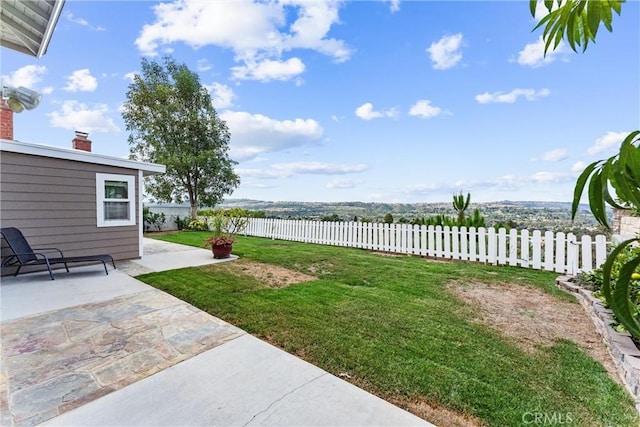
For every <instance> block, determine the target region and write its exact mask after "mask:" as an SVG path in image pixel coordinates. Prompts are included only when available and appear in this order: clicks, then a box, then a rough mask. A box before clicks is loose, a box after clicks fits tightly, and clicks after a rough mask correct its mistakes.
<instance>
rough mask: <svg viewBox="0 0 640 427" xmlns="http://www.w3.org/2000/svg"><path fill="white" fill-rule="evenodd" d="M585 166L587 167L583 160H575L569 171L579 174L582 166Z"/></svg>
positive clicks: (582, 168)
mask: <svg viewBox="0 0 640 427" xmlns="http://www.w3.org/2000/svg"><path fill="white" fill-rule="evenodd" d="M586 167H587V165H586V163H585V162H583V161H577V162H575V163H574V164H573V166H571V172H573V173H577V174H579V173H581V172H582V171H583V170H584V168H586Z"/></svg>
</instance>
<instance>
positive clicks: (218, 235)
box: [204, 210, 248, 259]
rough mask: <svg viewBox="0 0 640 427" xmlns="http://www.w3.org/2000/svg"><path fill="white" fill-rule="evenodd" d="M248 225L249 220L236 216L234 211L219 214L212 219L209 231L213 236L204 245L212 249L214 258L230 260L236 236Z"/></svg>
mask: <svg viewBox="0 0 640 427" xmlns="http://www.w3.org/2000/svg"><path fill="white" fill-rule="evenodd" d="M247 224H248V220H247V218H243V217H240V216H237V215H234V213H233V210H230V211H223V212H218V213H216V214H215V215H214V216H213V217H212V218H211V221H210V224H209V229H210V230H211V232H212V234H211V236H209V237H208V238H207V239H206V240H205V241H204V245H205V246H206V247H211V251H212V252H213V257H214V258H216V259H221V258H229V256H231V250H232V249H233V244H234V243H235V242H236V234H237V233H239V232H241V231H242V230H243V229H244V228H245V227H246V226H247Z"/></svg>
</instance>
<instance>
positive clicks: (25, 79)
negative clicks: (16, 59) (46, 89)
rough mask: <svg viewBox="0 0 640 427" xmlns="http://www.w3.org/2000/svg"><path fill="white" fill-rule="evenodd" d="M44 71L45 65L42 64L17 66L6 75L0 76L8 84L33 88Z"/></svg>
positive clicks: (39, 80)
mask: <svg viewBox="0 0 640 427" xmlns="http://www.w3.org/2000/svg"><path fill="white" fill-rule="evenodd" d="M46 72H47V67H45V66H44V65H26V66H24V67H22V68H18V69H17V70H16V71H14V72H13V73H11V74H9V75H8V76H4V75H3V76H2V77H3V79H4V81H5V83H6V84H8V85H10V86H15V87H18V86H24V87H26V88H29V89H34V88H35V87H36V84H37V83H39V82H41V81H42V75H43V74H45V73H46ZM34 90H35V89H34Z"/></svg>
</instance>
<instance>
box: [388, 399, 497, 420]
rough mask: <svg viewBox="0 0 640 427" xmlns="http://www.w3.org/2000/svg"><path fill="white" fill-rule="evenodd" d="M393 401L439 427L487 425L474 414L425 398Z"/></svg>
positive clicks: (392, 400)
mask: <svg viewBox="0 0 640 427" xmlns="http://www.w3.org/2000/svg"><path fill="white" fill-rule="evenodd" d="M391 403H393V404H394V405H396V406H398V407H401V408H404V409H405V410H407V411H409V412H411V413H412V414H413V415H415V416H417V417H420V418H422V419H423V420H428V421H429V422H430V423H432V424H435V425H437V426H439V427H481V426H485V425H486V423H485V422H483V421H482V420H480V419H478V418H476V417H474V416H472V415H466V414H459V413H457V412H454V411H452V410H450V409H447V408H443V407H440V406H434V405H432V404H431V403H429V402H427V401H426V400H424V399H415V400H401V399H391Z"/></svg>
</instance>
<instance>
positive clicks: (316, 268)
mask: <svg viewBox="0 0 640 427" xmlns="http://www.w3.org/2000/svg"><path fill="white" fill-rule="evenodd" d="M333 268H334V265H333V264H331V263H330V262H329V261H319V262H314V263H313V264H309V266H308V267H307V271H308V272H309V273H311V274H317V275H323V274H331V273H332V272H333Z"/></svg>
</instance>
